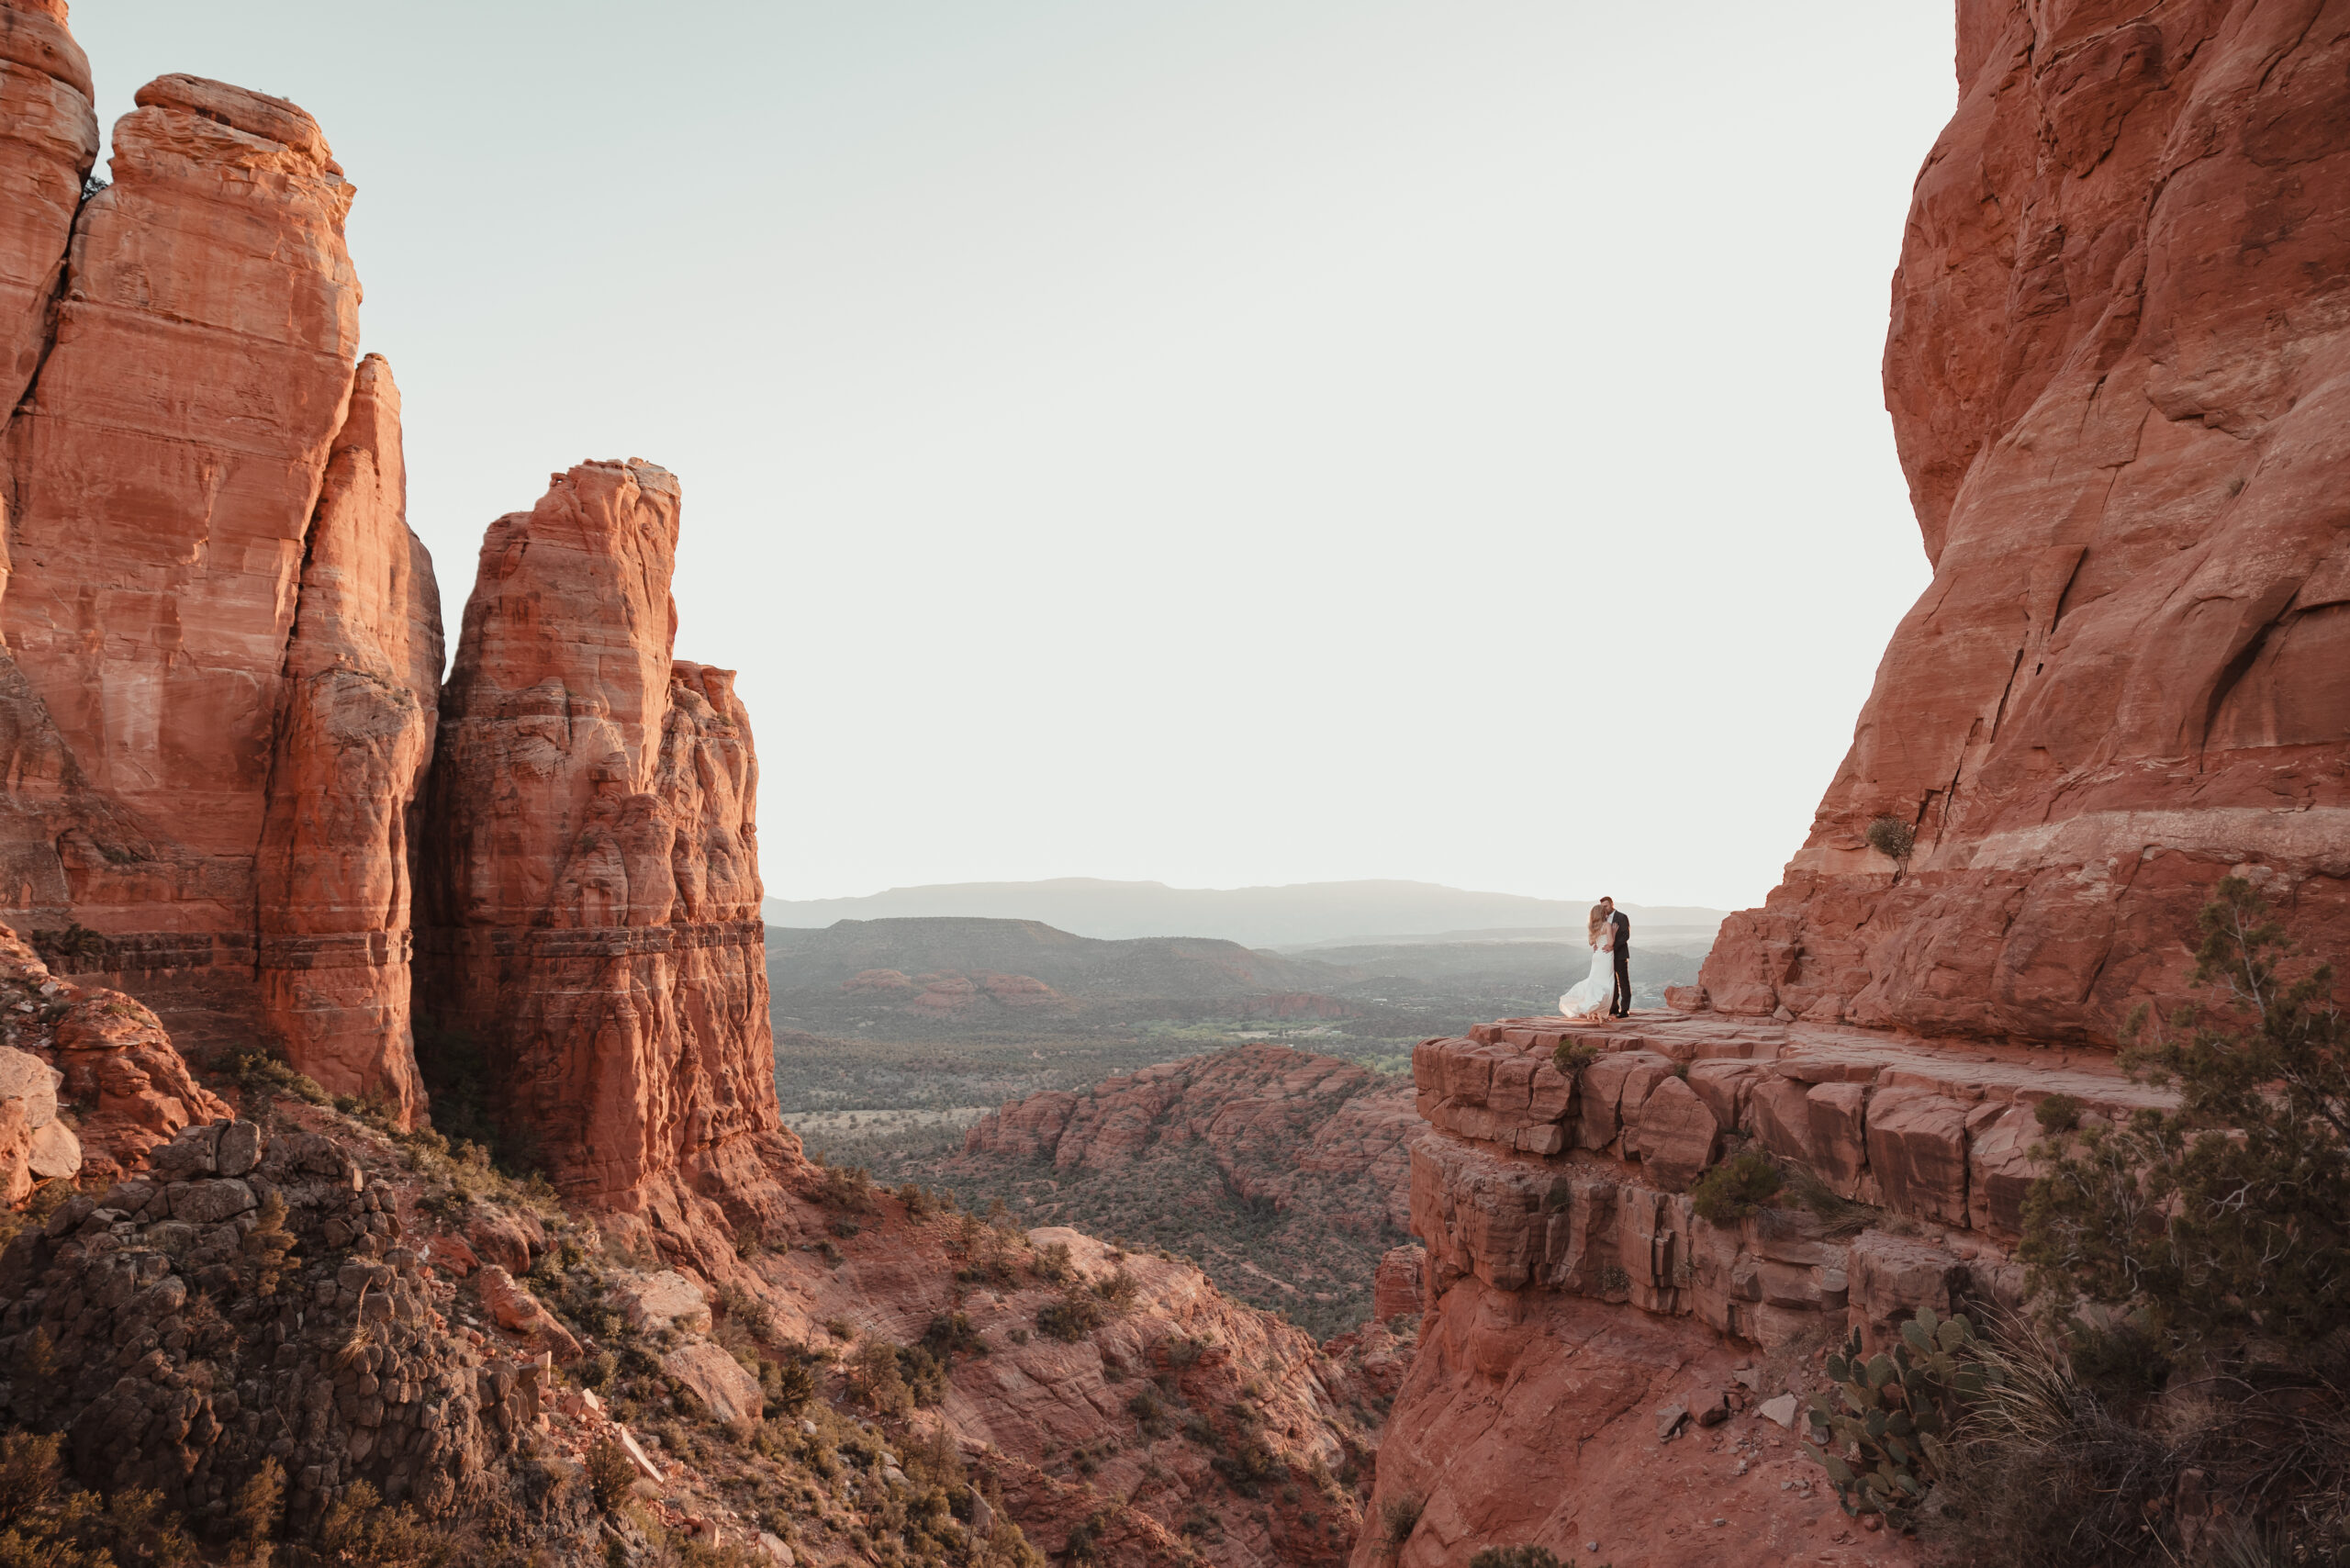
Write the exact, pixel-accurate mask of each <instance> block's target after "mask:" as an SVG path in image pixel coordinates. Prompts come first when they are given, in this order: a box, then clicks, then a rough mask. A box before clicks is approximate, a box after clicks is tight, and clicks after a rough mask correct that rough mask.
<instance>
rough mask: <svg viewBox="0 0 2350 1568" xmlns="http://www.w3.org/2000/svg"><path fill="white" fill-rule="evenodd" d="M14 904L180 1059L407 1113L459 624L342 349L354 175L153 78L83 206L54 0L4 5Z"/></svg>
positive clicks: (218, 95) (80, 85)
mask: <svg viewBox="0 0 2350 1568" xmlns="http://www.w3.org/2000/svg"><path fill="white" fill-rule="evenodd" d="M0 66H5V72H6V73H5V76H4V77H0V84H4V85H5V90H6V95H7V101H8V108H9V114H8V117H7V129H6V134H5V136H4V137H0V181H5V182H6V187H7V188H8V189H9V191H10V193H11V196H12V198H13V199H12V200H11V202H10V203H9V207H8V215H7V218H6V220H5V225H0V230H5V231H0V330H4V331H6V334H7V336H6V340H5V349H6V355H7V362H6V363H7V372H6V374H7V375H8V376H9V377H11V378H12V379H11V381H10V385H9V386H8V387H6V388H0V390H6V391H7V394H8V402H7V405H6V406H7V408H8V409H10V410H12V411H11V412H10V413H9V414H8V416H7V419H6V432H5V435H4V436H0V465H5V467H6V476H7V481H8V483H7V487H6V493H7V507H8V511H7V525H8V543H9V549H8V571H7V575H6V587H5V593H0V629H5V632H6V643H7V652H6V657H5V659H0V741H4V742H5V745H6V750H7V753H8V761H9V767H8V769H7V776H6V787H5V790H0V902H5V904H6V906H7V907H9V908H11V909H12V910H14V911H15V912H16V913H15V916H14V918H16V919H17V922H18V923H19V924H21V925H22V926H23V927H24V928H25V929H26V930H27V931H28V933H33V934H36V935H39V934H42V933H46V934H47V935H45V936H43V937H42V939H43V940H46V941H50V949H49V950H50V953H51V955H52V957H53V958H56V959H57V960H58V961H59V962H60V963H70V964H71V965H72V966H73V969H74V970H75V972H77V973H84V974H90V975H94V976H98V975H102V976H105V977H106V978H109V979H111V980H115V981H117V983H121V984H127V985H135V986H136V987H137V989H138V990H139V991H140V993H141V994H142V995H143V996H144V997H146V998H147V999H148V1000H149V1001H150V1002H152V1003H153V1004H154V1005H155V1006H157V1007H158V1008H159V1009H161V1010H162V1012H163V1013H164V1014H167V1015H168V1016H169V1017H170V1018H171V1020H172V1022H173V1025H174V1027H176V1028H177V1029H178V1031H179V1033H180V1036H181V1043H182V1044H183V1045H184V1046H189V1047H196V1048H203V1047H210V1046H214V1045H225V1044H233V1045H239V1046H250V1045H252V1044H257V1043H258V1044H272V1043H274V1044H277V1045H279V1046H281V1047H283V1049H284V1050H285V1054H286V1055H287V1056H288V1057H289V1058H291V1059H292V1060H293V1061H294V1063H295V1064H296V1065H297V1067H299V1068H301V1069H302V1070H304V1071H306V1072H308V1073H309V1074H310V1075H311V1076H312V1077H314V1078H316V1079H317V1080H318V1081H319V1082H320V1083H322V1084H324V1085H325V1086H326V1087H328V1088H329V1089H330V1090H333V1091H336V1092H352V1093H363V1092H364V1093H368V1094H371V1095H375V1096H377V1097H379V1098H381V1099H383V1100H384V1101H386V1103H389V1104H390V1106H391V1107H392V1109H393V1111H394V1113H395V1114H397V1116H399V1117H400V1118H401V1119H403V1120H407V1119H409V1118H412V1117H413V1116H414V1114H416V1113H417V1111H418V1110H420V1107H421V1099H420V1092H419V1089H418V1085H417V1082H416V1073H415V1067H414V1062H413V1055H412V1050H411V1047H410V1040H409V1033H408V1015H407V1014H408V1000H407V999H408V971H407V953H408V944H409V935H408V909H407V902H408V901H407V896H406V886H407V876H408V870H407V857H408V845H407V833H406V824H405V823H404V818H405V817H406V816H407V814H408V809H409V802H411V801H413V800H414V798H415V796H416V793H417V786H418V782H419V779H420V776H421V772H422V768H423V766H424V763H425V760H426V757H427V756H428V755H429V752H430V748H431V711H432V708H433V703H434V694H435V692H436V691H437V689H438V684H439V675H440V629H439V613H440V610H439V601H438V598H437V595H436V593H435V592H434V590H433V588H432V582H431V565H430V562H429V560H428V559H427V558H426V557H425V554H424V552H423V549H422V547H421V546H420V544H419V543H417V541H416V539H415V538H414V536H413V535H412V534H411V533H410V532H408V527H407V523H406V521H405V518H404V515H403V514H404V504H405V503H404V496H403V487H404V480H403V477H402V474H401V467H400V454H399V426H398V407H399V405H398V397H397V392H396V391H395V390H394V389H393V387H392V385H391V378H390V375H389V372H388V371H387V370H386V368H385V367H384V365H383V363H382V361H380V360H376V359H370V360H369V361H368V362H367V363H366V364H364V365H361V366H357V367H354V365H353V355H354V353H356V349H357V344H358V308H359V281H358V277H357V274H355V273H354V272H353V268H352V264H351V260H350V257H349V255H348V254H347V253H346V252H345V250H344V248H343V239H342V226H343V218H344V216H345V214H346V213H347V212H348V210H349V207H350V205H351V199H352V194H353V190H352V186H351V185H350V184H349V182H347V181H346V180H344V179H343V177H342V171H341V167H340V165H338V164H337V163H336V162H335V161H334V158H333V156H332V154H331V153H330V151H329V150H328V148H327V144H326V140H325V138H324V137H323V135H321V133H320V132H319V127H318V125H317V123H316V122H315V121H313V120H312V119H311V118H310V117H309V116H308V115H307V114H305V113H303V112H302V111H301V110H300V109H299V108H297V107H296V106H293V105H291V104H288V103H285V102H284V101H283V100H280V99H276V98H271V97H266V96H263V95H260V94H256V93H251V92H247V91H245V90H243V89H241V88H237V87H231V86H229V85H226V84H222V83H218V82H208V81H205V80H203V79H201V78H197V77H192V76H164V77H160V78H158V79H157V80H155V81H153V82H151V83H149V84H147V85H146V86H145V87H143V88H141V89H140V92H139V94H138V95H137V103H138V107H137V108H135V109H134V110H133V111H132V112H131V113H130V114H129V115H126V116H124V117H123V118H122V119H121V120H120V121H118V122H117V125H116V127H115V131H114V155H113V161H112V165H111V167H112V173H113V175H114V180H113V183H112V185H110V186H106V187H105V188H101V189H98V190H96V191H95V194H92V195H90V196H88V197H87V198H86V199H84V195H83V191H84V185H83V179H84V175H85V174H87V172H88V170H89V166H90V160H91V157H92V156H93V155H94V153H95V146H96V136H95V129H96V128H95V123H94V122H93V121H92V119H91V118H90V112H89V105H88V73H87V67H86V65H85V64H84V62H82V57H81V54H80V51H79V50H78V49H76V48H75V47H74V45H73V40H72V39H71V38H70V36H68V35H67V34H66V32H65V30H64V6H62V5H55V6H40V5H24V4H16V5H10V6H5V7H0ZM69 228H70V230H71V240H70V246H69V244H68V242H67V239H66V234H67V230H68V229H69ZM19 398H21V401H19ZM322 487H323V492H324V493H323V494H322ZM50 938H58V939H59V940H50Z"/></svg>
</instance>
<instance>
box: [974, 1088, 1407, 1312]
mask: <svg viewBox="0 0 2350 1568" xmlns="http://www.w3.org/2000/svg"><path fill="white" fill-rule="evenodd" d="M1419 1131H1420V1122H1419V1117H1418V1116H1417V1114H1416V1113H1415V1112H1414V1110H1413V1108H1412V1096H1411V1091H1410V1088H1409V1086H1408V1085H1406V1084H1404V1083H1402V1082H1400V1081H1395V1080H1393V1079H1386V1078H1382V1077H1381V1076H1380V1075H1379V1074H1377V1073H1373V1072H1371V1071H1369V1070H1366V1069H1364V1068H1362V1067H1360V1066H1358V1065H1357V1064H1355V1063H1353V1062H1348V1061H1341V1060H1339V1059H1337V1058H1333V1057H1324V1056H1315V1055H1311V1054H1309V1053H1307V1052H1304V1051H1297V1050H1292V1049H1290V1048H1288V1047H1283V1046H1274V1045H1255V1046H1240V1047H1233V1048H1232V1049H1229V1050H1222V1051H1214V1052H1211V1053H1209V1054H1206V1055H1203V1056H1196V1057H1187V1058H1183V1059H1181V1060H1180V1061H1172V1062H1167V1063H1163V1064H1161V1065H1159V1066H1157V1067H1150V1068H1146V1069H1144V1070H1142V1071H1139V1072H1134V1073H1127V1074H1124V1075H1121V1076H1119V1077H1116V1078H1112V1079H1109V1080H1106V1081H1103V1082H1102V1083H1099V1084H1096V1085H1095V1086H1093V1087H1092V1088H1091V1089H1089V1090H1086V1091H1084V1092H1074V1093H1073V1092H1066V1091H1048V1092H1045V1093H1041V1094H1032V1095H1029V1096H1027V1097H1026V1098H1024V1099H1021V1100H1016V1101H1013V1102H1012V1103H1009V1104H1007V1105H1004V1106H1003V1107H1002V1108H1001V1109H999V1110H997V1111H995V1112H993V1113H991V1114H989V1115H988V1116H987V1117H985V1118H984V1119H982V1120H981V1121H980V1122H979V1123H978V1124H977V1125H976V1126H973V1127H972V1128H971V1130H970V1131H969V1132H968V1134H967V1135H966V1136H965V1140H964V1150H963V1153H962V1154H961V1155H960V1156H959V1157H957V1158H955V1159H948V1160H945V1161H942V1162H939V1163H937V1164H936V1165H934V1166H933V1167H931V1170H932V1172H933V1173H934V1179H936V1180H940V1181H943V1182H946V1183H947V1184H948V1185H949V1186H951V1187H952V1188H953V1189H954V1190H955V1191H956V1192H957V1193H958V1194H959V1195H961V1196H962V1197H963V1198H964V1199H965V1201H966V1202H967V1203H972V1204H985V1203H987V1202H989V1201H990V1200H992V1199H997V1198H1001V1199H1002V1200H1004V1201H1006V1202H1007V1203H1008V1204H1010V1205H1011V1206H1012V1208H1013V1212H1015V1213H1017V1214H1019V1215H1022V1216H1023V1217H1024V1220H1027V1221H1030V1222H1034V1221H1036V1220H1049V1221H1051V1222H1053V1223H1056V1224H1064V1225H1076V1226H1082V1227H1083V1228H1085V1229H1088V1230H1091V1231H1093V1232H1095V1233H1096V1234H1101V1235H1111V1236H1117V1237H1122V1238H1125V1239H1126V1240H1127V1241H1128V1242H1129V1243H1135V1244H1142V1245H1149V1246H1157V1247H1168V1248H1172V1249H1177V1250H1180V1251H1181V1252H1182V1253H1184V1254H1185V1255H1186V1256H1189V1257H1192V1258H1196V1259H1198V1260H1201V1263H1202V1265H1203V1267H1204V1268H1205V1269H1206V1270H1207V1271H1208V1272H1209V1274H1210V1275H1211V1277H1213V1278H1214V1280H1215V1282H1216V1284H1217V1286H1218V1288H1220V1289H1222V1290H1223V1291H1224V1292H1225V1294H1229V1295H1232V1296H1235V1297H1237V1298H1238V1299H1240V1300H1242V1301H1246V1302H1248V1303H1250V1304H1251V1305H1257V1306H1261V1307H1266V1308H1270V1309H1273V1310H1278V1311H1281V1312H1283V1313H1285V1314H1287V1315H1288V1316H1290V1317H1292V1319H1293V1320H1295V1321H1296V1322H1298V1323H1300V1324H1302V1325H1304V1326H1305V1327H1309V1328H1312V1329H1314V1330H1315V1331H1316V1332H1319V1333H1322V1334H1326V1335H1327V1334H1335V1333H1337V1332H1339V1331H1340V1330H1342V1329H1345V1328H1350V1327H1354V1326H1356V1325H1358V1324H1360V1323H1362V1322H1363V1321H1365V1320H1366V1319H1367V1318H1369V1317H1370V1316H1371V1282H1372V1275H1373V1273H1374V1272H1375V1271H1376V1270H1377V1267H1378V1263H1379V1260H1380V1258H1381V1257H1382V1256H1383V1255H1384V1254H1385V1253H1386V1252H1387V1251H1388V1250H1390V1249H1393V1248H1394V1247H1395V1246H1397V1245H1398V1244H1400V1243H1402V1242H1404V1240H1405V1239H1406V1237H1405V1231H1406V1228H1407V1226H1408V1225H1409V1220H1410V1212H1409V1210H1410V1205H1409V1193H1410V1177H1411V1170H1410V1159H1409V1156H1408V1155H1407V1153H1406V1152H1405V1150H1406V1147H1407V1145H1408V1144H1409V1142H1410V1140H1411V1139H1412V1138H1413V1137H1415V1136H1416V1134H1417V1133H1418V1132H1419Z"/></svg>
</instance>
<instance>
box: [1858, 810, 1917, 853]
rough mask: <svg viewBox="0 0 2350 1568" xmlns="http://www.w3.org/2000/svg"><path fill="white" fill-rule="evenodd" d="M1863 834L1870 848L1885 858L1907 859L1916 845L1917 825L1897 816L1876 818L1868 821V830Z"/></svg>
mask: <svg viewBox="0 0 2350 1568" xmlns="http://www.w3.org/2000/svg"><path fill="white" fill-rule="evenodd" d="M1863 836H1865V837H1866V838H1867V839H1868V841H1869V847H1870V848H1871V849H1874V850H1875V851H1876V852H1877V853H1878V854H1879V855H1882V856H1884V857H1886V859H1887V860H1892V861H1896V862H1900V861H1905V860H1907V859H1908V858H1909V856H1910V854H1911V852H1912V851H1914V850H1915V849H1916V848H1917V847H1918V829H1917V827H1916V826H1915V825H1914V824H1912V823H1906V822H1903V821H1902V820H1901V819H1900V818H1899V817H1879V818H1877V819H1876V820H1875V821H1874V822H1873V823H1869V825H1868V831H1867V833H1866V834H1864V835H1863Z"/></svg>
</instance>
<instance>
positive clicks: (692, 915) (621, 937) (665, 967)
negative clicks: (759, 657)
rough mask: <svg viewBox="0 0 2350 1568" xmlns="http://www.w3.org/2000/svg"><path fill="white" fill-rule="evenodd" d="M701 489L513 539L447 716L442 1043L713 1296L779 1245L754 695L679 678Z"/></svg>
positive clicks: (502, 1111) (484, 596)
mask: <svg viewBox="0 0 2350 1568" xmlns="http://www.w3.org/2000/svg"><path fill="white" fill-rule="evenodd" d="M677 522H678V490H677V480H676V479H675V478H674V477H673V476H671V475H669V474H668V473H667V472H666V470H664V469H661V468H659V467H656V466H655V465H652V464H649V463H643V462H640V461H636V460H634V459H632V460H631V461H629V462H627V463H587V464H582V465H579V466H578V467H576V468H574V469H572V470H570V471H569V472H568V473H565V474H558V475H556V476H554V482H553V486H552V487H551V488H550V489H549V490H548V492H547V494H546V496H545V497H544V498H543V499H541V501H540V502H539V504H538V505H537V507H535V508H534V509H533V510H530V511H527V512H513V513H509V515H507V516H505V517H502V518H500V519H498V521H496V522H495V523H493V524H491V526H490V529H489V532H488V535H487V538H486V539H485V540H484V541H483V543H482V550H481V563H480V566H479V570H478V572H477V574H476V578H475V583H474V591H473V596H472V598H471V599H469V600H468V601H467V603H466V606H465V619H464V633H463V634H462V636H461V638H460V640H459V643H458V647H457V655H456V658H455V661H454V663H453V666H452V667H451V670H450V673H449V679H448V683H447V686H446V688H445V689H444V690H443V692H442V703H441V728H440V739H439V748H438V753H437V756H436V759H435V763H434V767H433V770H432V775H431V788H430V810H429V816H428V821H427V829H426V837H425V849H424V856H423V869H422V872H421V877H420V881H421V893H422V898H423V902H424V906H425V910H426V917H425V924H426V927H427V930H426V933H425V936H424V958H423V960H422V962H423V967H424V969H426V975H425V977H424V980H425V983H424V986H423V988H422V993H421V994H422V1001H423V1006H424V1011H425V1013H426V1014H427V1015H428V1016H429V1018H430V1020H431V1023H432V1024H433V1025H435V1026H436V1027H439V1028H441V1029H443V1030H446V1031H449V1032H451V1033H452V1034H453V1035H456V1036H464V1037H467V1038H469V1039H471V1040H472V1041H473V1042H475V1043H476V1045H477V1046H478V1047H480V1048H481V1049H482V1050H483V1051H484V1053H485V1055H486V1059H487V1062H488V1064H489V1067H490V1070H491V1074H492V1077H493V1086H492V1092H493V1097H494V1101H495V1104H494V1111H495V1114H497V1115H498V1118H499V1120H500V1121H501V1123H502V1124H503V1125H504V1126H507V1127H508V1128H509V1129H510V1130H511V1131H512V1132H513V1133H515V1134H517V1135H519V1136H526V1137H530V1138H532V1140H533V1141H534V1142H535V1145H536V1151H537V1154H538V1157H539V1159H541V1160H542V1161H543V1163H544V1164H545V1165H546V1167H547V1168H548V1170H550V1172H551V1173H552V1175H553V1179H554V1182H555V1184H556V1186H557V1187H558V1189H559V1190H561V1191H562V1192H563V1193H564V1194H565V1196H566V1197H567V1198H569V1199H572V1200H574V1201H576V1202H580V1203H585V1204H592V1205H594V1206H596V1207H598V1208H600V1209H604V1210H607V1211H610V1212H611V1213H613V1214H615V1215H621V1216H630V1217H632V1218H633V1219H635V1220H637V1221H640V1222H641V1223H642V1226H643V1234H644V1237H645V1238H646V1239H650V1240H653V1241H655V1242H657V1243H658V1244H659V1245H660V1246H662V1247H663V1248H664V1249H666V1250H668V1251H671V1252H674V1253H675V1254H677V1256H680V1257H683V1258H688V1259H690V1260H693V1261H694V1262H696V1263H697V1264H698V1265H699V1267H700V1268H702V1269H703V1270H704V1271H708V1272H718V1271H723V1270H725V1269H726V1268H728V1267H730V1266H731V1262H732V1259H733V1250H734V1246H733V1243H734V1233H735V1232H736V1231H738V1230H739V1231H742V1232H744V1233H746V1234H748V1235H751V1236H757V1235H759V1234H761V1233H762V1232H764V1231H765V1230H766V1229H767V1227H769V1226H773V1225H776V1224H778V1223H780V1218H781V1212H782V1211H781V1207H780V1192H779V1189H778V1186H777V1184H776V1176H775V1171H776V1170H778V1169H780V1168H782V1166H783V1165H784V1164H786V1163H788V1162H789V1159H791V1158H792V1157H793V1155H794V1153H795V1151H796V1148H797V1145H796V1140H794V1139H792V1137H791V1136H790V1135H789V1133H787V1132H785V1131H784V1130H783V1127H782V1121H781V1118H780V1116H779V1115H778V1112H777V1108H776V1095H775V1042H774V1036H773V1035H772V1033H771V1027H770V1025H769V1022H768V1018H767V971H766V968H765V963H764V952H763V948H762V926H761V923H760V919H759V898H760V884H759V871H758V856H757V840H756V828H755V824H754V821H753V813H754V806H755V791H756V787H757V762H756V760H755V757H754V756H753V753H752V747H751V733H750V723H749V720H748V718H747V716H746V715H745V714H744V710H743V705H742V703H741V702H740V701H739V700H737V699H736V697H735V696H734V691H733V673H732V672H731V671H727V670H719V669H711V668H709V667H707V666H701V665H694V664H686V663H683V662H678V661H675V660H673V659H672V657H671V648H672V645H673V644H674V641H675V638H676V634H677V611H676V607H675V605H674V604H673V603H672V601H671V599H670V597H669V580H670V574H671V571H672V569H673V567H674V566H675V562H676V556H677Z"/></svg>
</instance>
